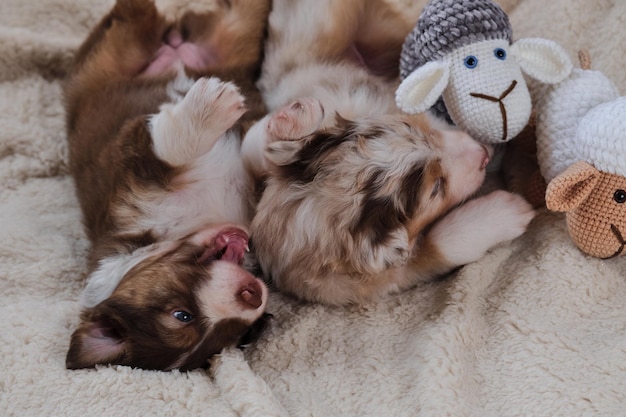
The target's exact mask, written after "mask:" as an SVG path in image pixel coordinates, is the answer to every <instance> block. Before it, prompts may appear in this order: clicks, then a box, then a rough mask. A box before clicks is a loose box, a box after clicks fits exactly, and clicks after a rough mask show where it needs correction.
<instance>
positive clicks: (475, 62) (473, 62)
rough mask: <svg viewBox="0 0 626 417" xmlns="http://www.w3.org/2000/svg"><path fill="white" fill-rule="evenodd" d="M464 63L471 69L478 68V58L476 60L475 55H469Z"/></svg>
mask: <svg viewBox="0 0 626 417" xmlns="http://www.w3.org/2000/svg"><path fill="white" fill-rule="evenodd" d="M463 63H464V64H465V66H466V67H467V68H469V69H472V68H476V65H478V58H476V57H475V56H474V55H468V56H466V57H465V59H464V60H463Z"/></svg>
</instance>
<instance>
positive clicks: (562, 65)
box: [511, 38, 573, 84]
mask: <svg viewBox="0 0 626 417" xmlns="http://www.w3.org/2000/svg"><path fill="white" fill-rule="evenodd" d="M511 52H512V54H513V56H514V57H515V59H517V62H518V63H519V65H520V67H521V68H522V71H523V72H525V73H526V74H528V75H529V76H531V77H532V78H534V79H536V80H539V81H541V82H543V83H546V84H556V83H559V82H561V81H563V80H564V79H565V78H567V76H568V75H570V73H571V72H572V69H573V64H572V60H571V59H570V57H569V55H568V54H567V52H566V51H565V49H563V48H562V47H561V46H560V45H559V44H558V43H556V42H553V41H551V40H548V39H542V38H524V39H520V40H518V41H517V42H515V43H513V45H512V46H511Z"/></svg>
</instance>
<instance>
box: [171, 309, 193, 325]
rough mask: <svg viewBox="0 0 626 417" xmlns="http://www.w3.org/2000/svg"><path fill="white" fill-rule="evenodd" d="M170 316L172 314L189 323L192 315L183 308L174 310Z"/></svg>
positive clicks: (177, 318)
mask: <svg viewBox="0 0 626 417" xmlns="http://www.w3.org/2000/svg"><path fill="white" fill-rule="evenodd" d="M172 316H174V318H175V319H176V320H179V321H182V322H183V323H189V322H190V321H191V320H193V316H192V315H191V314H189V313H187V312H186V311H184V310H178V311H175V312H173V313H172Z"/></svg>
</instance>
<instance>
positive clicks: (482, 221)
mask: <svg viewBox="0 0 626 417" xmlns="http://www.w3.org/2000/svg"><path fill="white" fill-rule="evenodd" d="M534 215H535V212H534V211H533V208H532V206H531V205H530V204H528V202H527V201H526V200H524V199H523V198H522V197H520V196H518V195H516V194H512V193H509V192H506V191H501V190H499V191H494V192H492V193H490V194H488V195H486V196H483V197H479V198H476V199H474V200H471V201H469V202H467V203H465V204H464V205H462V206H460V207H458V208H456V209H454V210H452V211H451V212H450V213H449V214H448V215H446V216H445V217H444V218H442V219H441V220H440V221H438V222H437V223H436V224H435V225H434V226H433V228H432V229H431V230H430V231H429V232H428V233H427V234H426V236H425V238H424V241H423V242H422V244H421V245H420V247H419V248H417V252H416V255H415V257H414V259H413V261H412V265H411V268H412V269H413V270H414V272H415V273H416V276H417V277H418V279H420V280H423V279H430V278H432V277H433V276H436V275H439V274H443V273H446V272H449V271H451V270H452V269H454V268H456V267H458V266H461V265H465V264H468V263H471V262H475V261H477V260H479V259H480V258H481V257H483V256H484V255H485V253H486V252H487V251H488V250H489V249H491V248H492V247H494V246H496V245H498V244H500V243H503V242H506V241H509V240H512V239H515V238H516V237H518V236H520V235H521V234H522V233H524V231H525V230H526V227H527V226H528V224H529V223H530V221H531V220H532V219H533V217H534Z"/></svg>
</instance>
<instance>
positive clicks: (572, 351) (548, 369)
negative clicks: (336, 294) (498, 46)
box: [0, 0, 626, 417]
mask: <svg viewBox="0 0 626 417" xmlns="http://www.w3.org/2000/svg"><path fill="white" fill-rule="evenodd" d="M395 1H401V2H404V3H407V4H410V7H407V13H413V14H416V13H417V12H419V9H420V6H421V5H422V4H423V3H424V1H410V0H395ZM111 3H112V1H111V0H108V1H104V2H103V1H101V0H37V1H32V0H31V1H25V0H2V1H1V3H0V298H1V301H0V317H1V319H0V355H1V356H0V361H1V362H0V364H1V367H0V395H1V397H0V415H2V416H13V415H15V416H124V417H126V416H152V415H155V416H157V415H158V416H189V415H202V416H206V417H210V416H220V417H229V416H236V415H242V416H256V415H275V416H277V415H281V416H286V415H290V416H324V417H328V416H331V417H332V416H481V417H484V416H618V415H626V256H624V257H621V258H618V259H613V260H608V261H601V260H598V259H593V258H590V257H587V256H585V255H583V254H582V253H581V252H579V251H578V250H577V249H576V248H575V247H574V245H573V244H572V243H571V241H570V239H569V237H568V235H567V231H566V229H565V222H564V217H563V216H562V215H557V214H551V213H548V212H546V211H541V212H540V214H539V216H538V217H537V218H536V220H534V221H533V223H532V224H531V227H530V229H529V231H528V232H527V233H526V234H525V235H524V236H522V237H521V238H519V239H517V240H516V241H514V242H512V243H510V244H506V245H502V246H500V247H498V248H496V249H494V250H493V251H491V252H490V253H489V254H488V255H487V256H486V257H485V258H484V259H482V260H481V261H479V262H477V263H475V264H471V265H468V266H466V267H464V268H462V269H461V270H460V271H459V272H458V273H457V274H455V276H453V277H451V279H448V280H446V281H443V282H439V283H434V284H430V285H424V286H421V287H419V288H416V289H414V290H411V291H408V292H406V293H404V294H401V295H398V296H393V297H390V298H388V299H386V300H385V301H384V302H382V303H380V304H377V305H371V306H367V307H365V308H360V309H357V308H347V309H339V308H326V307H323V306H318V305H303V304H300V303H297V302H294V301H291V300H288V299H286V298H284V297H282V296H280V295H273V296H272V298H271V303H270V311H271V312H272V313H273V314H274V320H273V324H272V327H271V329H270V330H269V331H268V332H267V333H266V334H265V335H264V336H263V338H262V339H261V340H260V342H259V343H258V344H256V345H254V346H250V347H248V348H247V349H246V350H245V351H244V354H241V353H239V352H238V351H231V352H228V353H227V354H225V355H224V356H223V357H221V358H219V359H218V360H217V361H216V362H215V363H214V366H213V372H212V373H210V374H207V373H206V372H204V371H194V372H190V373H186V374H181V373H178V372H172V373H164V372H149V371H141V370H133V369H129V368H126V367H99V368H98V369H93V370H82V371H67V370H65V368H64V360H65V353H66V350H67V347H68V342H69V337H70V334H71V331H72V330H73V329H74V327H75V326H76V324H77V322H78V311H79V306H78V296H79V293H80V291H81V289H82V287H83V285H84V271H85V261H84V257H85V251H86V249H87V240H86V238H85V236H84V233H83V230H82V227H81V223H80V212H79V209H78V204H77V202H76V199H75V197H74V193H73V189H72V181H71V179H70V177H69V176H68V175H67V149H66V145H65V137H64V127H63V123H64V119H63V109H62V101H61V89H60V81H61V78H62V76H63V75H64V73H65V71H66V70H67V68H68V65H69V62H70V60H71V57H72V54H73V52H74V51H75V49H76V47H77V46H78V45H79V43H80V42H81V40H82V39H83V37H84V36H85V35H86V33H87V32H88V30H89V28H90V27H91V26H92V25H93V24H94V23H95V22H96V20H97V19H98V18H99V17H100V16H101V15H102V14H103V13H104V12H105V11H106V10H108V8H109V6H110V5H111ZM502 4H503V5H504V7H505V8H506V10H507V11H508V12H509V14H510V17H511V21H512V24H513V28H514V37H515V38H519V37H528V36H533V37H547V38H551V39H553V40H556V41H558V42H559V43H561V44H562V45H563V46H564V47H566V48H567V50H568V51H569V53H570V54H571V56H572V58H573V59H575V57H576V52H577V50H579V49H580V48H588V49H589V50H590V53H591V57H592V61H593V66H594V68H595V69H600V70H602V71H604V72H605V73H606V74H608V75H609V76H610V77H612V79H613V80H614V81H615V83H616V84H617V85H618V87H619V89H620V91H621V92H622V93H625V92H626V71H624V66H625V65H626V58H625V57H626V1H624V0H600V1H594V2H591V1H588V0H551V1H546V0H517V1H516V0H508V1H502ZM624 157H625V158H626V155H624ZM244 355H245V360H244ZM248 366H249V367H248Z"/></svg>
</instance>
